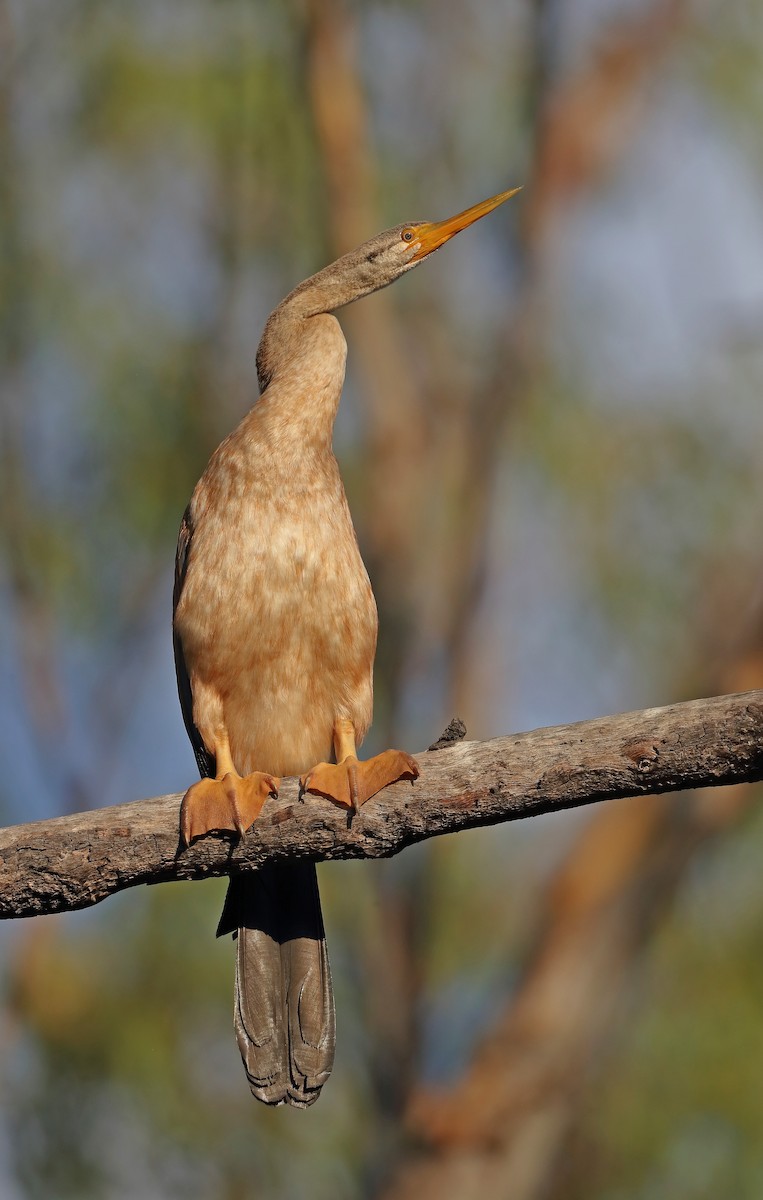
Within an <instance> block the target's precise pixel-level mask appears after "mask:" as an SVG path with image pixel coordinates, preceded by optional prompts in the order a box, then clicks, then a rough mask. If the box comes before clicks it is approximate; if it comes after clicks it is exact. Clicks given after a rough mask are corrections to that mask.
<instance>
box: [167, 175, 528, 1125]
mask: <svg viewBox="0 0 763 1200" xmlns="http://www.w3.org/2000/svg"><path fill="white" fill-rule="evenodd" d="M518 190H519V189H518V188H515V189H513V190H512V191H508V192H502V193H501V194H500V195H498V196H494V197H492V198H491V199H490V200H485V201H483V202H482V203H480V204H476V205H474V206H473V207H472V208H469V209H467V210H466V211H465V212H462V213H459V214H458V215H457V216H455V217H451V218H450V219H448V220H446V221H438V222H427V221H414V222H411V223H410V224H407V225H397V226H395V228H394V229H389V230H387V231H386V232H384V233H380V234H378V235H377V236H376V237H374V238H372V239H371V240H370V241H368V242H366V243H365V244H364V245H362V246H359V247H358V249H357V250H353V251H351V252H350V253H349V254H345V255H343V257H342V258H339V259H337V261H336V262H334V263H332V264H331V265H330V266H328V267H326V268H324V270H322V271H319V272H318V274H317V275H313V276H312V277H311V278H310V279H307V280H305V282H304V283H301V284H299V286H298V287H296V288H295V289H294V291H293V292H291V293H290V294H289V295H288V296H287V297H286V299H285V300H283V301H282V302H281V303H280V304H279V305H278V307H277V308H276V309H275V310H274V312H273V313H272V314H271V316H270V317H269V319H268V321H267V324H266V326H265V331H264V333H263V335H262V340H261V342H260V345H259V349H258V351H257V376H258V379H259V384H260V392H261V395H260V397H259V399H258V400H257V402H256V403H255V405H254V407H253V408H252V409H251V410H250V412H249V413H247V415H246V416H245V417H244V419H243V420H242V421H241V423H240V424H239V425H238V426H237V428H236V429H235V430H234V431H233V433H231V434H230V436H229V437H227V438H226V439H225V441H224V442H223V443H222V444H221V445H220V446H218V448H217V450H215V452H214V454H213V455H212V457H211V459H210V461H209V465H208V466H207V468H206V470H205V472H204V474H203V475H202V477H201V479H200V480H199V483H198V484H197V486H196V488H195V490H194V493H193V496H192V497H191V501H190V504H189V505H188V508H187V509H186V511H185V514H184V516H183V520H182V524H181V527H180V536H179V540H178V548H177V559H176V567H175V591H174V618H173V635H174V645H175V663H176V668H177V680H178V691H179V694H180V703H181V707H182V710H183V718H184V721H185V726H186V729H187V731H188V736H189V737H190V739H191V743H192V745H193V749H194V752H195V754H196V759H197V762H198V766H199V771H200V773H201V776H202V778H201V780H200V781H199V782H198V783H195V784H193V786H192V787H190V788H189V789H188V791H187V792H186V794H185V797H184V799H183V803H182V808H181V815H180V825H181V830H180V832H181V839H182V841H183V843H184V844H185V845H188V844H190V842H191V841H192V840H193V839H194V838H198V837H202V836H203V835H204V834H206V833H209V832H210V831H212V830H230V831H231V832H233V833H235V834H238V835H239V836H241V835H243V833H244V832H245V831H246V830H247V829H248V828H249V827H250V825H251V824H252V823H253V822H254V821H255V820H256V818H257V817H258V815H259V813H260V811H261V809H262V806H263V804H264V803H265V801H266V800H267V798H268V796H270V795H275V794H277V791H278V785H279V777H280V776H283V775H301V785H302V789H303V792H307V793H313V794H315V795H318V796H323V797H327V798H328V799H329V800H332V801H334V802H335V803H336V804H339V805H343V806H345V807H347V808H348V809H349V810H351V811H356V810H357V809H358V808H359V807H360V805H362V804H364V803H365V801H366V800H368V799H369V798H370V797H371V796H373V795H374V794H375V793H376V792H378V791H380V790H381V789H382V788H384V787H386V786H387V785H388V784H390V783H394V782H395V781H396V780H399V779H411V780H413V779H415V778H416V776H417V775H418V767H417V765H416V762H415V761H414V759H413V758H411V756H410V755H409V754H406V753H404V752H403V751H400V750H387V751H386V752H385V753H383V754H379V755H377V756H376V757H375V758H372V759H369V760H367V761H361V760H359V759H358V757H357V746H358V745H359V744H360V743H361V742H362V740H363V737H364V735H365V733H366V730H367V729H368V727H369V724H370V722H371V709H372V674H373V662H374V654H375V650H376V633H377V615H376V604H375V601H374V597H373V593H372V591H371V585H370V583H369V580H368V575H367V573H366V569H365V567H364V565H363V561H362V559H361V557H360V551H359V549H358V543H357V538H356V536H355V530H354V529H353V525H352V520H351V518H350V512H349V508H348V506H347V500H346V497H345V494H344V488H343V487H342V481H341V479H340V476H339V470H338V467H337V463H336V459H335V458H334V455H333V453H332V447H331V440H332V432H333V427H334V418H335V417H336V413H337V408H338V405H339V397H340V393H341V390H342V383H343V381H344V371H345V359H346V354H347V345H346V342H345V340H344V337H343V335H342V331H341V328H340V326H339V322H338V321H337V320H336V318H335V317H333V316H331V315H330V314H331V313H332V312H333V311H334V310H335V309H337V308H340V307H341V306H342V305H344V304H349V303H351V301H353V300H359V299H360V298H361V297H362V296H367V295H368V294H369V293H370V292H375V291H377V290H378V289H379V288H383V287H386V286H387V285H388V284H390V283H392V282H393V281H394V280H395V279H398V278H399V277H400V276H401V275H404V274H405V272H406V271H410V270H411V268H412V267H415V266H417V264H418V263H420V262H422V260H423V259H425V258H426V257H427V256H428V255H429V254H431V253H432V251H433V250H436V249H437V248H438V247H439V246H442V245H443V244H444V243H445V242H447V241H448V239H449V238H451V237H453V236H454V234H456V233H458V232H459V231H460V230H462V229H465V228H466V227H467V226H468V225H471V224H472V223H473V222H474V221H476V220H478V219H479V218H480V217H483V216H485V215H486V214H487V213H489V212H491V211H492V210H493V209H494V208H496V207H497V206H498V205H499V204H502V203H503V201H504V200H507V199H508V198H509V196H512V195H514V194H515V192H516V191H518ZM229 932H233V933H234V934H237V952H236V987H235V1010H234V1020H235V1028H236V1034H237V1038H238V1044H239V1048H240V1050H241V1055H242V1058H243V1060H244V1066H245V1068H246V1073H247V1077H248V1080H249V1085H250V1087H251V1090H252V1092H253V1093H254V1095H255V1096H256V1097H257V1098H258V1099H260V1100H263V1101H264V1102H265V1103H267V1104H283V1103H287V1104H292V1105H294V1106H296V1107H297V1108H306V1107H307V1106H308V1105H310V1104H312V1103H313V1102H314V1101H315V1100H316V1099H317V1097H318V1095H319V1093H320V1090H321V1087H322V1086H323V1084H324V1083H325V1081H326V1079H327V1078H328V1076H329V1074H330V1072H331V1067H332V1064H333V1059H334V1042H335V1033H334V1000H333V993H332V988H331V975H330V971H329V962H328V956H327V953H326V942H325V935H324V930H323V920H322V917H321V909H320V901H319V898H318V887H317V880H316V873H315V865H314V863H308V862H295V863H293V864H286V865H281V864H279V865H277V866H267V867H265V868H263V869H260V870H258V871H256V872H251V873H240V874H236V875H234V876H232V877H231V880H230V883H229V888H228V895H227V898H226V901H225V908H224V910H223V915H222V918H221V921H220V926H219V929H218V933H219V934H222V933H229Z"/></svg>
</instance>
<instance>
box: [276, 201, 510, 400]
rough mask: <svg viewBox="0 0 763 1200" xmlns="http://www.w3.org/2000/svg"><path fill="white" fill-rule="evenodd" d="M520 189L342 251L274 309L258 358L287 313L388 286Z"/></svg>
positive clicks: (319, 309) (300, 313) (326, 308)
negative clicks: (335, 258) (341, 253)
mask: <svg viewBox="0 0 763 1200" xmlns="http://www.w3.org/2000/svg"><path fill="white" fill-rule="evenodd" d="M519 190H520V189H519V188H512V189H511V190H510V191H508V192H500V193H499V195H497V196H491V197H490V199H489V200H482V201H480V203H479V204H473V205H472V207H471V208H467V209H465V210H464V212H460V213H457V214H456V216H455V217H448V218H447V220H445V221H409V222H408V223H407V224H405V225H396V226H395V227H394V229H386V230H385V231H384V233H378V234H377V235H376V237H373V238H371V239H370V240H369V241H367V242H364V243H363V245H362V246H358V248H357V249H356V250H351V251H350V252H349V254H343V255H342V257H341V258H338V259H337V260H336V262H333V263H331V264H330V265H329V266H328V267H324V268H323V270H322V271H318V273H317V274H316V275H312V276H311V277H310V278H309V279H306V280H305V281H304V283H300V284H299V285H298V286H297V287H296V288H294V291H293V292H290V293H289V295H288V296H287V297H286V299H285V300H283V301H282V302H281V304H279V306H278V308H277V309H276V310H275V311H274V312H273V313H272V314H271V317H270V319H269V321H268V325H267V326H266V329H265V334H264V335H263V343H261V345H260V350H259V351H258V362H260V363H264V362H265V360H266V359H267V358H268V356H269V355H270V356H272V355H273V353H274V351H273V349H272V340H273V331H274V329H275V327H276V326H277V325H280V322H281V321H282V320H283V319H284V318H286V317H287V316H288V317H296V318H298V319H299V318H303V317H312V316H317V314H318V313H330V312H334V310H335V309H337V308H341V307H342V306H343V305H345V304H351V303H352V302H353V300H359V299H360V298H361V297H362V296H367V295H368V294H369V293H370V292H376V291H378V290H379V288H383V287H387V285H388V284H390V283H393V282H394V281H395V280H396V279H399V278H400V276H401V275H403V274H405V272H406V271H410V270H411V269H412V268H413V267H416V266H418V264H419V263H420V262H423V260H424V259H425V258H427V257H428V256H429V255H430V254H432V252H433V251H434V250H439V248H440V246H444V245H445V243H446V242H448V241H450V239H451V238H452V237H454V236H455V235H456V234H457V233H460V232H461V230H462V229H466V228H467V226H469V225H473V224H474V222H475V221H479V219H480V217H485V216H487V214H488V213H489V212H492V211H493V209H494V208H497V207H498V205H499V204H503V202H504V200H508V199H509V197H510V196H515V195H516V193H517V192H518V191H519ZM263 345H265V349H263ZM258 371H259V375H260V382H261V383H262V380H263V379H267V378H269V373H268V370H267V368H266V367H265V366H263V367H262V369H261V370H260V369H259V368H258Z"/></svg>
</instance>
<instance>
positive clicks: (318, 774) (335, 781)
mask: <svg viewBox="0 0 763 1200" xmlns="http://www.w3.org/2000/svg"><path fill="white" fill-rule="evenodd" d="M418 774H419V768H418V765H417V763H416V760H415V758H411V756H410V754H406V753H405V751H404V750H385V751H384V753H383V754H377V755H376V758H368V759H365V760H364V761H362V762H361V761H360V760H358V759H357V758H356V757H355V755H354V754H348V755H347V757H346V758H343V759H342V761H341V762H340V763H325V762H323V763H318V765H317V767H313V769H312V771H308V773H307V774H306V775H302V776H301V778H300V781H299V782H300V784H301V785H302V790H303V791H304V792H313V793H315V794H316V795H318V796H325V797H326V798H327V799H328V800H333V801H334V802H335V803H336V804H341V805H343V806H344V807H345V808H349V809H350V810H351V811H353V812H357V811H358V809H359V808H360V806H361V804H365V802H366V800H370V798H371V797H372V796H375V795H376V793H377V792H380V791H381V790H382V788H385V787H387V785H388V784H390V783H397V781H398V780H399V779H411V780H413V779H417V778H418Z"/></svg>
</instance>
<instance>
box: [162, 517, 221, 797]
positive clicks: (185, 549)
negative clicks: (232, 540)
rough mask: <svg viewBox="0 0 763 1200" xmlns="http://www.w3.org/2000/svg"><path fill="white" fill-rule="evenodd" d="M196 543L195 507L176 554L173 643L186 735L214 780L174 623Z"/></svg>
mask: <svg viewBox="0 0 763 1200" xmlns="http://www.w3.org/2000/svg"><path fill="white" fill-rule="evenodd" d="M192 541H193V522H192V520H191V508H190V505H189V506H188V508H187V509H186V510H185V512H184V513H183V520H182V521H181V522H180V532H179V534H178V545H177V552H176V554H175V586H174V589H173V593H172V617H173V621H172V644H173V646H174V649H175V673H176V675H177V682H178V695H179V697H180V708H181V710H182V713H183V721H184V722H185V728H186V732H187V734H188V737H189V738H190V740H191V745H192V746H193V752H194V754H195V755H196V762H197V763H198V766H199V774H200V775H201V776H202V777H204V776H209V777H212V776H213V775H214V773H215V759H214V755H212V754H210V753H209V751H208V750H207V748H206V746H205V745H204V740H203V738H202V736H201V734H200V733H199V731H198V729H197V728H196V726H195V725H194V723H193V693H192V691H191V681H190V679H189V677H188V671H187V669H186V665H185V658H184V656H183V643H182V642H181V640H180V635H179V633H178V631H177V626H176V624H175V620H174V617H175V611H176V609H177V606H178V603H179V601H180V597H181V595H182V593H183V584H184V583H185V577H186V572H187V570H188V559H189V556H190V553H191V543H192Z"/></svg>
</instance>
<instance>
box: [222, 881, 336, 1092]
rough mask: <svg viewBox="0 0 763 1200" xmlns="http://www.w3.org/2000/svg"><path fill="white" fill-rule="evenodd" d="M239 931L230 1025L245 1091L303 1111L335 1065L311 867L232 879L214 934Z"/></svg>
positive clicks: (324, 956) (323, 950) (322, 940)
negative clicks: (241, 1062) (241, 1064)
mask: <svg viewBox="0 0 763 1200" xmlns="http://www.w3.org/2000/svg"><path fill="white" fill-rule="evenodd" d="M231 932H233V933H234V934H235V933H237V948H236V992H235V1001H234V1024H235V1028H236V1037H237V1038H238V1045H239V1049H240V1051H241V1057H242V1058H243V1060H244V1067H245V1069H246V1074H247V1078H248V1080H249V1086H250V1088H251V1089H252V1092H253V1094H254V1095H255V1096H256V1097H257V1099H258V1100H263V1101H264V1102H265V1104H292V1105H294V1107H295V1108H307V1107H308V1106H309V1105H310V1104H313V1103H314V1102H315V1101H316V1100H317V1099H318V1096H319V1095H320V1091H321V1088H322V1087H323V1085H324V1083H325V1082H326V1080H327V1079H328V1077H329V1075H330V1074H331V1068H332V1066H333V1063H334V1045H335V1025H334V994H333V990H332V987H331V971H330V969H329V960H328V953H327V950H326V937H325V934H324V931H323V918H322V916H321V905H320V898H319V896H318V880H317V877H316V872H315V864H314V863H310V862H297V863H290V864H288V865H279V866H267V867H262V868H260V870H259V871H254V872H251V873H247V874H239V875H234V876H232V877H231V880H230V884H229V886H228V894H227V896H226V899H225V907H224V909H223V913H222V916H221V918H220V925H219V927H218V930H217V933H218V937H219V936H221V935H222V934H224V933H231Z"/></svg>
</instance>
